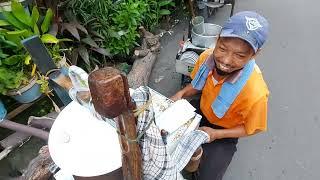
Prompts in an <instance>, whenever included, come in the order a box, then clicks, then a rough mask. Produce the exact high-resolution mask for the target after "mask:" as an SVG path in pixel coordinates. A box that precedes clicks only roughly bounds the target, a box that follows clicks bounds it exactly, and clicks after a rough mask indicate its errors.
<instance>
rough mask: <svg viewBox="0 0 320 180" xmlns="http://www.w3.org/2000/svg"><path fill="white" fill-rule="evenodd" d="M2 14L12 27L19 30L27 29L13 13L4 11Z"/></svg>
mask: <svg viewBox="0 0 320 180" xmlns="http://www.w3.org/2000/svg"><path fill="white" fill-rule="evenodd" d="M1 13H2V15H3V16H4V17H5V19H6V20H7V22H9V23H10V25H12V26H14V27H15V28H18V29H25V28H26V26H25V25H24V24H23V23H22V22H20V21H19V20H18V19H17V18H15V17H14V16H13V14H12V13H11V12H6V11H3V12H1Z"/></svg>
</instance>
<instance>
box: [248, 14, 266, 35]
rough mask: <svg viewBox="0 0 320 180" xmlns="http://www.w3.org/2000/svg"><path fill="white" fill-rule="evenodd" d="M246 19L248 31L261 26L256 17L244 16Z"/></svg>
mask: <svg viewBox="0 0 320 180" xmlns="http://www.w3.org/2000/svg"><path fill="white" fill-rule="evenodd" d="M246 20H247V22H246V26H247V28H248V30H249V31H254V30H257V29H259V28H261V27H262V26H261V24H260V23H259V21H258V20H257V19H256V18H250V17H247V16H246Z"/></svg>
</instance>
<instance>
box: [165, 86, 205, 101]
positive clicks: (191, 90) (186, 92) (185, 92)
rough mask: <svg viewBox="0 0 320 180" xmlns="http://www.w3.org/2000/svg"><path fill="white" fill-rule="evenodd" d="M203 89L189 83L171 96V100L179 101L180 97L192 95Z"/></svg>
mask: <svg viewBox="0 0 320 180" xmlns="http://www.w3.org/2000/svg"><path fill="white" fill-rule="evenodd" d="M200 92H201V91H199V90H197V89H194V88H193V87H192V85H191V84H188V85H187V86H186V87H184V88H183V89H181V90H180V91H178V92H177V93H176V94H175V95H173V96H172V97H170V99H171V100H173V101H177V100H179V99H182V98H185V97H190V96H193V95H196V94H198V93H200Z"/></svg>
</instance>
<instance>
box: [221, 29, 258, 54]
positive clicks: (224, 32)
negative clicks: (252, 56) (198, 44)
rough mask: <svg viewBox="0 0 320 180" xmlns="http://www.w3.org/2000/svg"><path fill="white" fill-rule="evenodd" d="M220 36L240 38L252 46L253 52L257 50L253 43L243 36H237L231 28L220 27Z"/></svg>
mask: <svg viewBox="0 0 320 180" xmlns="http://www.w3.org/2000/svg"><path fill="white" fill-rule="evenodd" d="M220 37H235V38H240V39H242V40H244V41H246V42H248V43H249V44H250V45H251V47H252V48H253V50H254V52H257V50H258V48H257V47H255V46H254V44H252V43H251V41H250V40H249V39H247V38H245V37H243V36H239V35H237V34H233V30H232V29H222V31H221V32H220Z"/></svg>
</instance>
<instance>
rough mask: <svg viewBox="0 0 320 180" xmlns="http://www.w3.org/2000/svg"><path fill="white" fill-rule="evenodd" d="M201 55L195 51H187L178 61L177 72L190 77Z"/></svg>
mask: <svg viewBox="0 0 320 180" xmlns="http://www.w3.org/2000/svg"><path fill="white" fill-rule="evenodd" d="M198 58H199V55H198V54H197V53H195V52H193V51H186V52H184V53H182V54H181V56H180V57H179V58H178V59H177V60H176V72H178V73H181V74H184V75H187V76H189V75H190V73H191V71H192V70H193V67H194V65H195V63H196V62H197V60H198Z"/></svg>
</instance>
